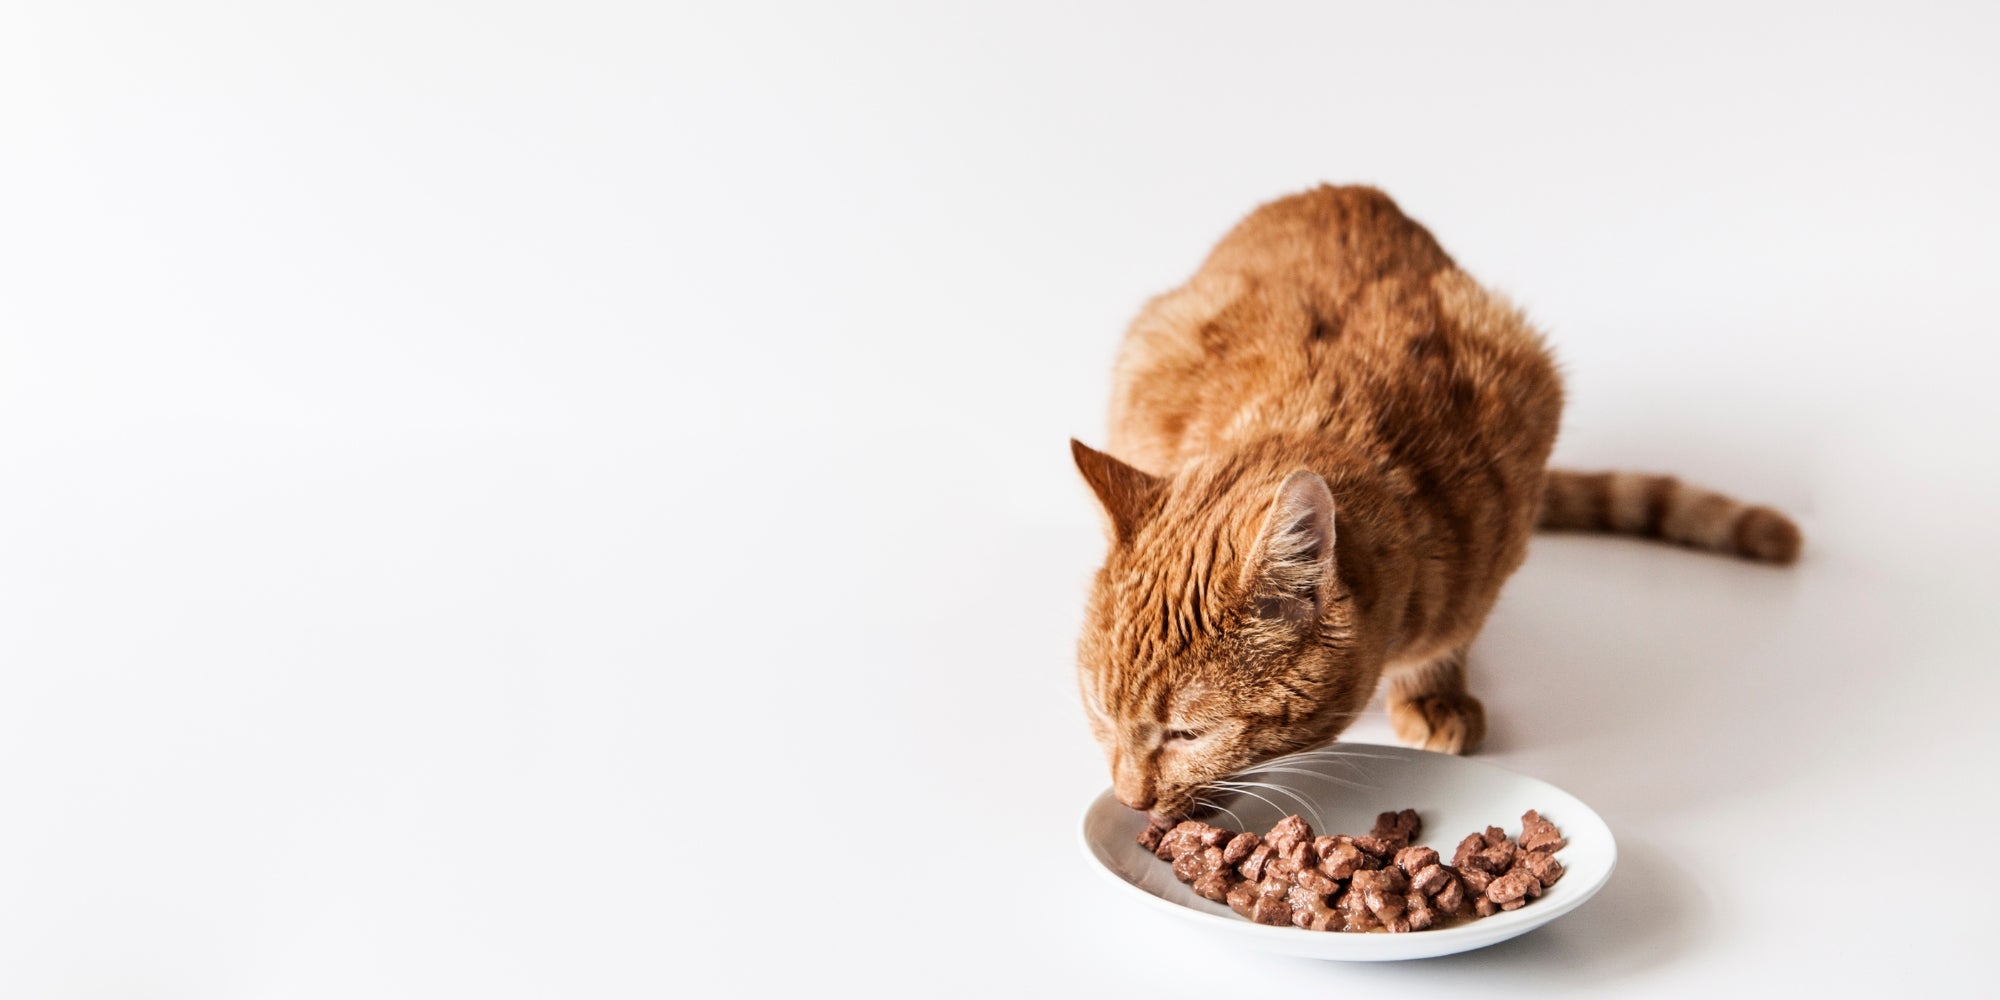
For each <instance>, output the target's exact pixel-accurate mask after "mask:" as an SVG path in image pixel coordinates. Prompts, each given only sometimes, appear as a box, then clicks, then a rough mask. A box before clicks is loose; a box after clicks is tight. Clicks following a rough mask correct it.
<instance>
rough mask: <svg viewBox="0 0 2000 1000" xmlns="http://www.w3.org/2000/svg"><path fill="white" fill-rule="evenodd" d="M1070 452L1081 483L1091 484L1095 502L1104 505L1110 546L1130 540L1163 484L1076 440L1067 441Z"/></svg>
mask: <svg viewBox="0 0 2000 1000" xmlns="http://www.w3.org/2000/svg"><path fill="white" fill-rule="evenodd" d="M1069 451H1070V454H1072V455H1074V456H1076V469H1077V471H1078V472H1081V473H1083V481H1084V482H1086V483H1089V484H1090V490H1091V492H1093V493H1095V494H1097V502H1098V503H1100V504H1103V505H1104V516H1105V521H1106V527H1107V531H1108V533H1109V534H1110V536H1111V541H1112V544H1114V545H1124V544H1126V543H1129V542H1130V541H1132V533H1133V532H1134V531H1136V530H1137V529H1138V527H1139V521H1140V519H1141V518H1142V517H1144V516H1145V513H1146V511H1147V510H1149V509H1150V508H1151V507H1152V506H1153V503H1154V501H1155V500H1157V499H1158V497H1159V494H1160V486H1161V482H1162V481H1161V480H1160V479H1159V478H1158V477H1156V476H1149V475H1147V474H1146V473H1144V472H1141V471H1139V470H1138V469H1135V468H1133V467H1131V466H1129V465H1126V464H1125V463H1124V462H1120V461H1119V460H1117V459H1115V458H1112V457H1111V456H1110V455H1106V454H1105V453H1103V452H1101V451H1098V450H1097V449H1095V448H1092V447H1090V446H1089V445H1087V444H1084V443H1083V442H1081V441H1078V440H1077V439H1075V438H1070V439H1069Z"/></svg>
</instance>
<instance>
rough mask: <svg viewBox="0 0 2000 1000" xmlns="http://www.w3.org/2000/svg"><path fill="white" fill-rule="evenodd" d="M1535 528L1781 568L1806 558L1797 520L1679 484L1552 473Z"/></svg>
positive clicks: (1637, 476) (1631, 476)
mask: <svg viewBox="0 0 2000 1000" xmlns="http://www.w3.org/2000/svg"><path fill="white" fill-rule="evenodd" d="M1536 527H1539V528H1542V529H1543V530H1550V531H1604V532H1613V533H1616V534H1621V535H1639V536H1642V537H1645V538H1659V539H1664V540H1666V541H1669V542H1678V543H1680V544H1682V545H1688V546H1692V547H1694V548H1697V549H1707V550H1708V551H1710V552H1726V553H1731V554H1734V555H1739V556H1743V557H1745V558H1748V559H1760V560H1763V561H1766V562H1774V563H1779V564H1786V563H1790V562H1793V561H1794V560H1796V559H1798V557H1799V544H1800V537H1799V529H1798V526H1797V525H1795V524H1793V523H1792V522H1791V519H1790V518H1787V517H1786V516H1785V515H1783V514H1780V513H1778V512H1777V511H1775V510H1772V509H1771V508H1769V507H1753V506H1751V505H1749V504H1745V503H1742V502H1739V501H1737V500H1733V499H1731V498H1729V497H1726V496H1723V495H1722V494H1720V493H1715V492H1712V491H1709V490H1705V489H1702V488H1701V487H1699V486H1689V485H1687V484H1686V483H1683V482H1681V481H1680V480H1678V479H1675V478H1674V477H1672V476H1648V475H1644V474H1641V473H1636V472H1564V471H1562V470H1559V469H1550V470H1549V474H1548V480H1547V482H1546V483H1545V484H1544V485H1543V487H1542V514H1541V520H1540V521H1539V522H1538V523H1537V524H1536Z"/></svg>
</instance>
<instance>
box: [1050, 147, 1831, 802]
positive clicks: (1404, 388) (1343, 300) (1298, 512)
mask: <svg viewBox="0 0 2000 1000" xmlns="http://www.w3.org/2000/svg"><path fill="white" fill-rule="evenodd" d="M1561 413H1562V384H1561V380H1560V379H1559V378H1558V376H1557V374H1556V369H1555V365H1554V364H1553V363H1552V362H1551V360H1550V357H1549V354H1548V351H1547V349H1546V348H1545V347H1544V346H1543V344H1542V339H1541V337H1540V336H1539V335H1538V334H1537V333H1536V332H1535V331H1534V330H1533V329H1532V328H1531V327H1529V326H1528V324H1527V322H1526V321H1525V320H1524V319H1523V318H1522V316H1521V314H1520V313H1519V312H1518V311H1517V310H1515V309H1514V308H1513V307H1512V306H1511V305H1509V304H1508V303H1507V302H1506V301H1504V300H1502V299H1501V298H1500V297H1499V296H1497V295H1494V294H1492V293H1490V292H1488V291H1486V290H1485V289H1483V288H1481V287H1479V285H1478V284H1477V283H1475V282H1474V281H1473V280H1472V279H1471V278H1470V277H1468V276H1467V275H1466V273H1465V272H1463V271H1461V270H1459V269H1458V268H1457V267H1456V266H1455V265H1454V264H1453V263H1452V261H1451V258H1450V257H1448V256H1446V255H1445V252H1444V251H1443V250H1442V249H1441V248H1439V246H1438V244H1437V242H1436V241H1435V240H1434V239H1432V238H1431V235H1430V233H1429V232H1427V231H1425V229H1424V228H1423V227H1422V226H1420V225H1418V224H1417V223H1415V222H1413V221H1411V220H1410V219H1409V218H1408V217H1407V216H1405V215H1403V213H1402V212H1401V211H1400V210H1398V209H1397V207H1396V205H1395V203H1394V202H1392V201H1390V200H1389V198H1388V197H1387V196H1386V195H1384V194H1382V193H1381V192H1380V191H1376V190H1374V189H1372V188H1366V187H1340V188H1336V187H1321V188H1319V189H1317V190H1314V191H1309V192H1306V193H1304V194H1300V195H1294V196H1292V197H1289V198H1284V199H1280V200H1278V201H1275V202H1272V203H1271V204H1268V205H1265V206H1263V207H1262V208H1259V209H1257V210H1256V211H1255V212H1252V213H1251V214H1250V216H1249V218H1247V219H1244V220H1243V222H1242V223H1241V224H1239V225H1238V226H1237V227H1236V228H1235V229H1234V230H1233V231H1231V232H1230V233H1229V235H1228V236H1225V237H1224V238H1223V240H1222V242H1221V243H1220V244H1218V245H1217V246H1216V248H1215V250H1214V252H1213V253H1211V254H1210V255H1209V257H1208V260H1207V261H1206V262H1205V263H1204V264H1203V265H1202V267H1201V270H1200V271H1198V272H1197V273H1196V274H1195V276H1194V278H1193V279H1192V280H1190V281H1189V282H1188V283H1187V284H1186V285H1183V286H1182V287H1180V288H1179V289H1176V290H1174V291H1172V292H1169V293H1167V294H1165V295H1162V296H1160V297H1159V298H1157V299H1154V300H1153V301H1152V302H1150V303H1148V304H1147V306H1146V307H1145V309H1143V310H1142V311H1141V312H1140V314H1139V317H1138V318H1137V319H1136V320H1134V321H1133V323H1132V327H1131V329H1130V331H1129V332H1128V333H1127V334H1126V337H1125V343H1124V347H1123V349H1122V351H1121V353H1120V356H1119V359H1118V366H1117V375H1116V385H1115V387H1114V390H1113V393H1112V402H1111V438H1110V442H1109V444H1110V454H1106V453H1104V452H1100V451H1095V450H1093V449H1091V448H1088V447H1086V446H1084V445H1083V444H1081V443H1078V442H1075V441H1072V442H1070V444H1071V448H1072V450H1073V451H1074V452H1075V455H1076V463H1077V467H1078V468H1079V469H1080V470H1082V472H1083V476H1084V479H1085V480H1087V481H1088V482H1089V484H1090V486H1091V488H1092V490H1093V491H1094V492H1095V493H1096V494H1097V497H1098V499H1099V500H1100V501H1101V502H1102V504H1103V508H1104V513H1105V514H1106V521H1107V527H1108V533H1109V535H1110V542H1111V546H1110V552H1109V554H1108V555H1107V556H1106V557H1105V561H1104V567H1103V568H1102V569H1101V570H1099V571H1098V573H1097V578H1096V581H1095V584H1094V585H1093V588H1092V593H1091V596H1090V605H1089V609H1088V612H1087V617H1086V622H1085V626H1084V632H1083V636H1082V639H1081V641H1080V642H1079V644H1078V673H1079V679H1080V682H1081V686H1082V692H1083V702H1084V706H1085V710H1086V712H1087V713H1088V715H1089V717H1090V726H1091V730H1092V731H1093V732H1094V733H1095V734H1096V737H1097V740H1098V742H1099V743H1100V744H1102V745H1103V747H1104V752H1105V755H1106V756H1107V757H1108V758H1109V760H1110V763H1111V773H1112V782H1113V787H1114V788H1115V790H1116V793H1117V796H1118V799H1119V801H1121V802H1123V803H1125V804H1126V805H1127V806H1130V807H1132V808H1134V809H1144V810H1151V811H1153V812H1154V813H1156V814H1158V815H1161V816H1177V815H1185V814H1186V813H1188V812H1190V811H1191V810H1192V808H1193V806H1194V799H1195V796H1196V794H1197V793H1198V792H1199V790H1200V789H1201V788H1202V787H1203V786H1204V785H1206V784H1207V783H1208V782H1210V781H1213V780H1215V779H1217V778H1221V777H1224V776H1226V775H1228V774H1230V773H1232V772H1234V771H1238V770H1241V769H1242V768H1244V767H1246V766H1248V765H1251V764H1254V763H1257V762H1260V761H1264V760H1268V759H1270V758H1272V757H1275V756H1279V755H1282V754H1286V753H1290V752H1292V751H1297V750H1302V749H1307V748H1310V747H1314V746H1317V745H1320V744H1323V743H1326V742H1327V741H1329V740H1332V739H1333V738H1334V737H1335V736H1337V735H1338V734H1339V733H1340V731H1341V730H1342V729H1343V728H1345V726H1346V724H1347V723H1348V721H1349V720H1351V719H1352V718H1353V717H1354V715H1355V714H1356V713H1357V712H1359V711H1360V710H1361V708H1362V706H1363V705H1365V704H1366V703H1367V701H1368V698H1369V696H1370V694H1371V693H1372V692H1373V691H1374V690H1375V686H1376V684H1377V682H1378V681H1380V680H1383V679H1386V680H1387V681H1388V685H1389V689H1388V705H1389V717H1390V720H1391V722H1392V723H1393V725H1394V727H1395V730H1396V734H1397V735H1398V736H1399V737H1400V738H1401V739H1403V740H1404V741H1406V742H1408V743H1410V744H1412V745H1414V746H1420V747H1425V748H1428V749H1433V750H1443V751H1447V752H1451V753H1464V752H1466V751H1469V750H1471V749H1472V748H1473V747H1475V746H1476V745H1477V744H1478V743H1479V740H1480V738H1481V736H1482V735H1483V734H1484V732H1485V713H1484V710H1483V709H1482V708H1481V707H1480V704H1479V700H1478V699H1477V698H1474V697H1473V696H1472V695H1471V694H1469V693H1467V691H1466V686H1465V650H1466V647H1467V646H1468V645H1470V644H1471V642H1472V640H1473V637H1474V636H1476V635H1478V633H1479V627H1480V625H1481V624H1482V623H1484V621H1485V620H1486V615H1487V612H1489V611H1490V610H1492V608H1493V602H1494V599H1495V598H1496V597H1497V596H1498V595H1499V592H1500V585H1501V583H1503V582H1504V581H1505V580H1506V579H1507V576H1508V574H1510V573H1512V572H1513V571H1514V569H1515V568H1516V567H1518V566H1519V565H1520V564H1521V559H1522V557H1523V556H1524V554H1525V553H1526V549H1527V543H1528V535H1529V533H1530V532H1531V531H1532V530H1533V529H1534V528H1535V527H1536V526H1537V524H1538V523H1539V525H1540V526H1541V527H1545V528H1577V529H1592V530H1600V531H1620V532H1627V533H1632V534H1642V535H1648V536H1651V537H1656V538H1664V539H1668V540H1672V541H1677V542H1682V543H1685V544H1689V545H1694V546H1697V547H1701V548H1707V549H1715V550H1719V551H1731V552H1735V553H1738V554H1741V555H1744V556H1748V557H1751V558H1755V559H1764V560H1769V561H1772V562H1779V563H1786V562H1790V561H1792V560H1793V559H1794V558H1796V556H1797V554H1798V549H1799V533H1798V529H1797V528H1795V527H1794V526H1793V525H1792V523H1791V522H1790V521H1788V520H1786V519H1785V517H1784V516H1783V515H1781V514H1779V513H1777V512H1776V511H1773V510H1770V509H1768V508H1764V507H1749V506H1745V505H1743V504H1740V503H1737V502H1736V501H1734V500H1730V499H1728V498H1727V497H1723V496H1721V495H1719V494H1716V493H1711V492H1708V491H1705V490H1700V489H1695V488H1692V487H1688V486H1684V485H1681V484H1680V483H1678V482H1676V481H1675V480H1673V479H1671V478H1667V477H1664V476H1640V475H1628V474H1602V475H1579V474H1576V473H1567V472H1556V471H1549V470H1547V469H1546V468H1545V465H1546V463H1547V461H1548V457H1549V450H1550V448H1551V447H1552V446H1553V445H1554V443H1555V437H1556V425H1557V422H1558V420H1559V418H1560V416H1561ZM1113 455H1116V456H1118V457H1116V458H1114V457H1112V456H1113Z"/></svg>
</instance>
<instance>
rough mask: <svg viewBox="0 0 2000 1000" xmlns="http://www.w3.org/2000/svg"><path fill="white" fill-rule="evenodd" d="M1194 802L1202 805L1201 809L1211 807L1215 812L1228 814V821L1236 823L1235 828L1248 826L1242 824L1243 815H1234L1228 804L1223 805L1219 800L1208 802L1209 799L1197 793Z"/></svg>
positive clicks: (1242, 828) (1243, 828)
mask: <svg viewBox="0 0 2000 1000" xmlns="http://www.w3.org/2000/svg"><path fill="white" fill-rule="evenodd" d="M1194 804H1195V805H1198V806H1200V807H1202V808H1203V809H1213V810H1215V811H1216V812H1219V813H1222V814H1223V815H1225V816H1228V817H1229V819H1230V821H1231V822H1233V823H1235V824H1236V829H1238V830H1246V829H1248V827H1246V826H1244V825H1243V817H1241V816H1238V815H1236V813H1235V812H1234V811H1233V810H1231V809H1230V808H1229V807H1228V806H1225V805H1223V804H1222V803H1220V802H1210V801H1209V800H1207V799H1205V798H1202V797H1201V796H1198V795H1197V796H1195V800H1194Z"/></svg>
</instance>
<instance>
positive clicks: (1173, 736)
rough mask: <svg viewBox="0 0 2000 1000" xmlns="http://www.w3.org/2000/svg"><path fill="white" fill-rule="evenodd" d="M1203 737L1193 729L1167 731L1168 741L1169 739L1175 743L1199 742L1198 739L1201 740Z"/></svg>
mask: <svg viewBox="0 0 2000 1000" xmlns="http://www.w3.org/2000/svg"><path fill="white" fill-rule="evenodd" d="M1201 736H1202V734H1200V733H1198V732H1195V731H1194V730H1192V729H1169V730H1167V739H1168V740H1169V741H1173V740H1188V741H1193V740H1198V739H1201Z"/></svg>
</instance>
